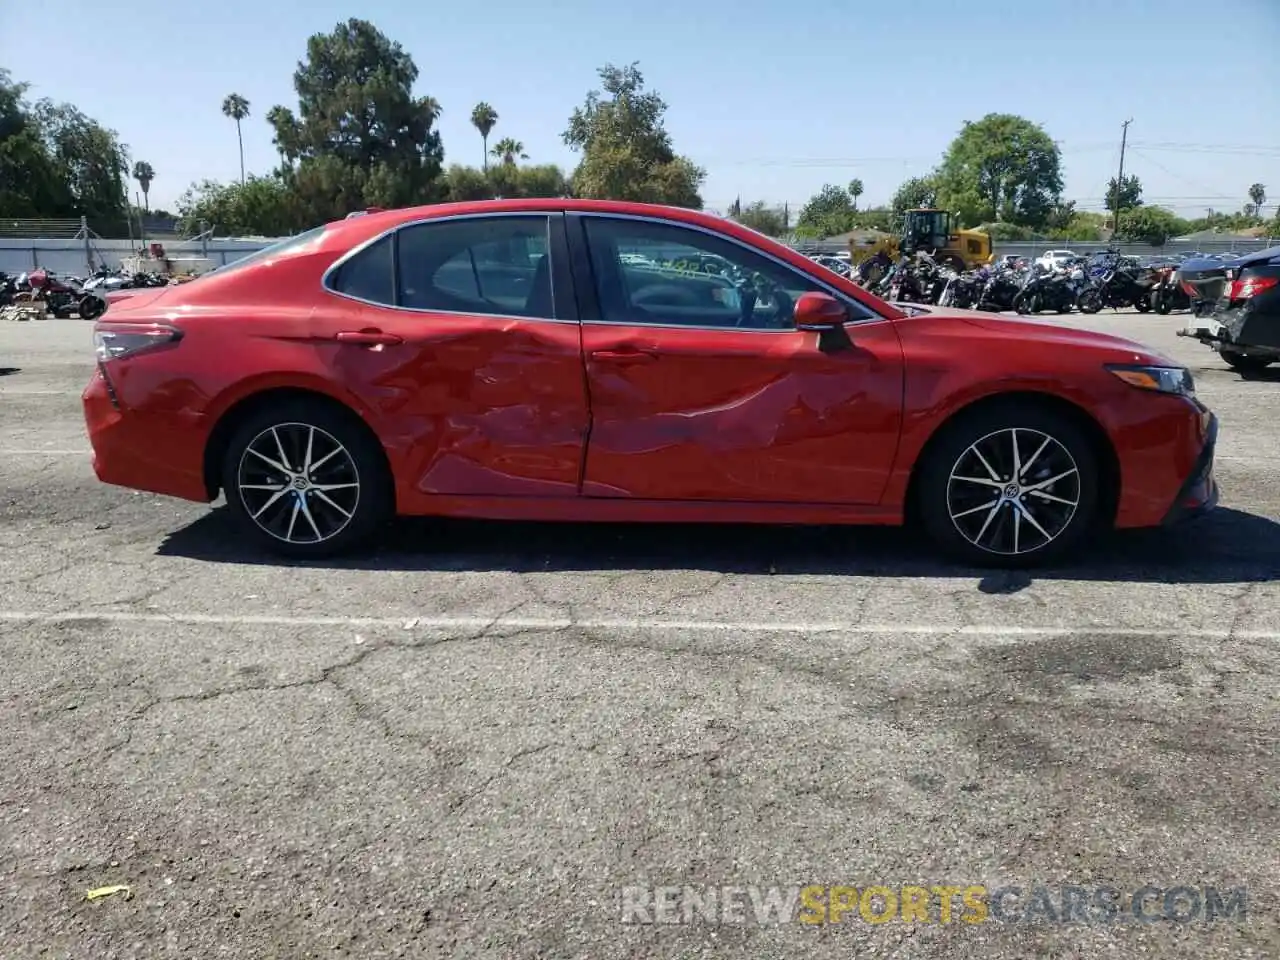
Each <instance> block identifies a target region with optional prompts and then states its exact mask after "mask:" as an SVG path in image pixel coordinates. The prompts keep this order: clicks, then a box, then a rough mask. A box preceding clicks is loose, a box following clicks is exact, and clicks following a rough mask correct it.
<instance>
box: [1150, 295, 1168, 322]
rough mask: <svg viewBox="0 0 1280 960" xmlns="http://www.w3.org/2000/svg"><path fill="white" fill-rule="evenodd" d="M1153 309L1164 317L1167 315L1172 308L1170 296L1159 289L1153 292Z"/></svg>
mask: <svg viewBox="0 0 1280 960" xmlns="http://www.w3.org/2000/svg"><path fill="white" fill-rule="evenodd" d="M1151 309H1152V310H1154V311H1155V312H1156V313H1158V314H1160V316H1162V317H1163V316H1167V315H1168V313H1169V310H1170V304H1169V298H1168V297H1166V296H1165V295H1164V294H1163V293H1162V292H1161V291H1159V290H1157V291H1156V292H1155V293H1153V294H1151Z"/></svg>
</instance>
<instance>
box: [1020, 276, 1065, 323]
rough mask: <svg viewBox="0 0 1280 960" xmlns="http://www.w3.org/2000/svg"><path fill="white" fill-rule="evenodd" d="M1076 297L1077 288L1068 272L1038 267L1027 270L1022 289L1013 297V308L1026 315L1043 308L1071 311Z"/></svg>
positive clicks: (1063, 311)
mask: <svg viewBox="0 0 1280 960" xmlns="http://www.w3.org/2000/svg"><path fill="white" fill-rule="evenodd" d="M1075 299H1076V296H1075V290H1074V289H1073V287H1072V286H1071V280H1070V275H1069V274H1068V273H1066V272H1065V271H1062V270H1056V269H1052V268H1049V269H1045V268H1043V267H1037V268H1034V269H1032V270H1029V271H1028V272H1027V277H1026V280H1025V281H1024V282H1023V285H1022V289H1021V290H1019V291H1018V294H1017V296H1015V297H1014V298H1013V309H1014V310H1016V311H1017V312H1018V313H1020V314H1023V315H1024V316H1025V315H1026V314H1035V313H1039V312H1040V311H1041V310H1056V311H1057V312H1058V313H1070V312H1071V308H1072V307H1073V306H1074V305H1075Z"/></svg>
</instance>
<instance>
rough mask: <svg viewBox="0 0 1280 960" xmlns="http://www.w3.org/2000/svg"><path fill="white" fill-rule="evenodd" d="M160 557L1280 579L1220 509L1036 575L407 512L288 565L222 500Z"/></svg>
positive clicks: (853, 545) (743, 533)
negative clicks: (355, 539) (343, 546)
mask: <svg viewBox="0 0 1280 960" xmlns="http://www.w3.org/2000/svg"><path fill="white" fill-rule="evenodd" d="M158 553H159V554H160V555H162V556H171V557H185V558H188V559H195V560H205V561H211V562H217V563H236V564H261V565H270V566H305V567H313V568H314V567H320V568H329V569H335V570H399V571H405V570H408V571H419V570H420V571H495V570H507V571H515V572H548V571H564V572H569V571H588V570H708V571H715V572H720V573H740V574H823V575H844V576H864V577H979V578H981V581H980V583H979V587H978V588H979V589H980V590H982V591H984V592H987V593H1013V592H1017V591H1018V590H1021V589H1024V588H1025V587H1026V586H1028V585H1030V584H1031V583H1032V582H1033V581H1034V580H1049V579H1053V580H1097V581H1121V582H1133V583H1258V582H1269V581H1273V580H1280V523H1276V522H1275V521H1272V520H1268V519H1266V518H1265V517H1259V516H1256V515H1254V514H1249V513H1244V512H1242V511H1239V510H1231V509H1228V508H1219V509H1218V510H1216V511H1214V513H1212V514H1210V515H1209V516H1207V517H1204V518H1202V519H1200V520H1197V521H1194V522H1192V523H1190V524H1187V525H1185V526H1183V527H1179V528H1171V529H1158V530H1146V531H1137V532H1123V533H1115V534H1108V535H1106V536H1105V537H1103V538H1102V539H1101V540H1100V541H1099V542H1098V543H1095V544H1093V545H1092V549H1090V550H1089V551H1088V555H1087V556H1086V557H1084V558H1082V559H1081V560H1079V561H1076V562H1073V563H1068V564H1062V565H1058V566H1054V567H1051V568H1045V569H1040V570H1034V571H1031V572H1029V573H1015V572H1010V571H992V570H984V569H980V568H976V567H965V566H962V565H957V564H951V563H946V562H945V561H942V560H939V559H938V558H937V557H936V555H934V554H933V553H932V552H931V550H930V547H929V545H928V544H927V543H924V542H922V540H921V538H919V537H918V536H916V535H915V534H913V533H910V532H908V531H904V530H897V529H877V528H870V527H866V528H849V527H786V526H754V525H743V526H730V525H719V524H714V525H702V524H698V525H694V524H579V523H527V522H519V523H516V522H498V521H483V520H445V519H418V518H405V519H403V520H401V521H399V522H397V523H396V524H395V525H394V527H393V528H392V529H391V530H390V531H389V532H388V534H387V535H386V536H385V537H384V538H383V539H382V540H381V541H380V542H379V543H378V544H377V546H376V547H375V548H373V549H372V550H370V551H368V552H366V553H363V554H356V555H352V556H345V557H340V558H335V559H329V560H316V561H305V562H297V561H288V560H284V559H282V558H280V557H277V556H275V555H273V554H269V553H265V552H258V551H254V550H252V549H249V548H247V547H245V546H243V545H242V542H241V538H240V537H239V536H238V535H237V533H236V531H235V530H234V529H233V528H232V524H231V518H230V514H229V513H228V511H227V509H226V508H225V507H219V508H217V509H215V510H213V511H212V512H210V513H209V514H207V515H206V516H204V517H202V518H200V519H199V520H197V521H196V522H195V523H192V524H190V525H188V526H186V527H184V528H182V529H180V530H177V531H175V532H174V533H173V534H171V535H169V536H168V537H167V538H166V539H165V540H164V542H163V543H162V544H161V546H160V548H159V551H158Z"/></svg>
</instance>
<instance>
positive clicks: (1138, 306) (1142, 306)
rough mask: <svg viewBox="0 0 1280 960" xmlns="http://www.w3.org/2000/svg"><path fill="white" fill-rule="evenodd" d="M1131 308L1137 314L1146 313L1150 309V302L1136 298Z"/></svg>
mask: <svg viewBox="0 0 1280 960" xmlns="http://www.w3.org/2000/svg"><path fill="white" fill-rule="evenodd" d="M1133 308H1134V309H1135V310H1137V311H1138V312H1139V313H1146V312H1147V311H1148V310H1150V309H1151V301H1150V300H1148V299H1147V298H1146V297H1138V298H1137V299H1136V300H1134V301H1133Z"/></svg>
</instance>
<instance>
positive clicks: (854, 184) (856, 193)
mask: <svg viewBox="0 0 1280 960" xmlns="http://www.w3.org/2000/svg"><path fill="white" fill-rule="evenodd" d="M862 192H863V187H862V181H861V180H859V179H858V178H857V177H854V178H853V179H852V180H850V181H849V196H851V197H853V209H855V210H857V209H858V198H859V197H860V196H862Z"/></svg>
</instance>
